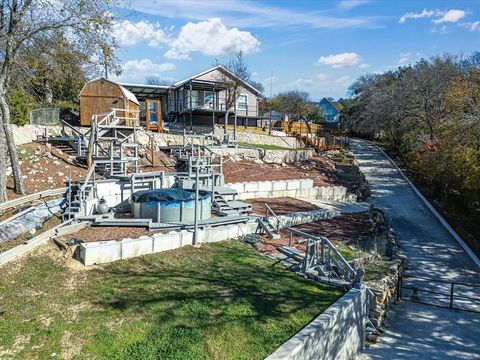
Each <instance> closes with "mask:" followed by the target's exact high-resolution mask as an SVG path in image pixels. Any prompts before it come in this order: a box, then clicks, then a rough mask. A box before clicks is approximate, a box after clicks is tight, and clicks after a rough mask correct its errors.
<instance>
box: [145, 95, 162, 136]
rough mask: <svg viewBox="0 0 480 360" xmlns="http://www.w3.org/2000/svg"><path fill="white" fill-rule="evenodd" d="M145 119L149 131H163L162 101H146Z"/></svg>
mask: <svg viewBox="0 0 480 360" xmlns="http://www.w3.org/2000/svg"><path fill="white" fill-rule="evenodd" d="M145 118H146V121H147V130H148V131H158V132H161V131H162V130H163V126H162V103H161V102H160V100H145Z"/></svg>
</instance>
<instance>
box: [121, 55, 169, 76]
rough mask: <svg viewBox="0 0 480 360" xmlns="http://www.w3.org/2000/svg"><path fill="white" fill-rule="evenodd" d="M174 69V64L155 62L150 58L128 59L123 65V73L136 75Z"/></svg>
mask: <svg viewBox="0 0 480 360" xmlns="http://www.w3.org/2000/svg"><path fill="white" fill-rule="evenodd" d="M175 69H176V66H175V64H172V63H163V64H155V63H153V62H152V61H151V60H150V59H142V60H129V61H127V62H126V63H125V64H124V65H123V70H124V72H125V73H129V74H137V75H138V74H140V75H148V74H157V73H161V72H166V71H173V70H175Z"/></svg>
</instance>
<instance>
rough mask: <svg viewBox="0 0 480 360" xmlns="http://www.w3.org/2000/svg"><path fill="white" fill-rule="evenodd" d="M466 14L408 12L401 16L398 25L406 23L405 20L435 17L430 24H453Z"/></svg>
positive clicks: (424, 10) (463, 12) (424, 11)
mask: <svg viewBox="0 0 480 360" xmlns="http://www.w3.org/2000/svg"><path fill="white" fill-rule="evenodd" d="M466 15H467V13H466V12H465V11H463V10H456V9H452V10H448V11H440V10H438V9H437V10H427V9H423V10H422V12H420V13H415V12H408V13H406V14H403V15H402V17H400V19H399V20H398V22H399V23H400V24H403V23H405V22H406V21H407V19H422V18H431V17H435V18H436V19H433V20H432V22H434V23H435V24H442V23H448V22H449V23H455V22H457V21H458V20H460V19H463V18H464V17H465V16H466Z"/></svg>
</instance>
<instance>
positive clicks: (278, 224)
mask: <svg viewBox="0 0 480 360" xmlns="http://www.w3.org/2000/svg"><path fill="white" fill-rule="evenodd" d="M263 204H264V205H265V208H266V212H265V217H266V218H267V219H268V213H269V212H271V213H272V215H273V217H274V218H275V219H276V220H277V226H276V228H277V232H278V231H279V230H280V222H281V221H280V218H279V217H278V216H277V214H275V212H274V211H273V210H272V208H271V207H270V206H268V204H267V203H263Z"/></svg>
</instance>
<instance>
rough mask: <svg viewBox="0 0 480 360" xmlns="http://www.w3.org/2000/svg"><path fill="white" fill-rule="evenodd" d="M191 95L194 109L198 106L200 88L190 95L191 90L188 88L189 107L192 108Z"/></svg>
mask: <svg viewBox="0 0 480 360" xmlns="http://www.w3.org/2000/svg"><path fill="white" fill-rule="evenodd" d="M190 97H191V101H192V109H196V108H198V90H192V92H191V96H190V90H187V108H190Z"/></svg>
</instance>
